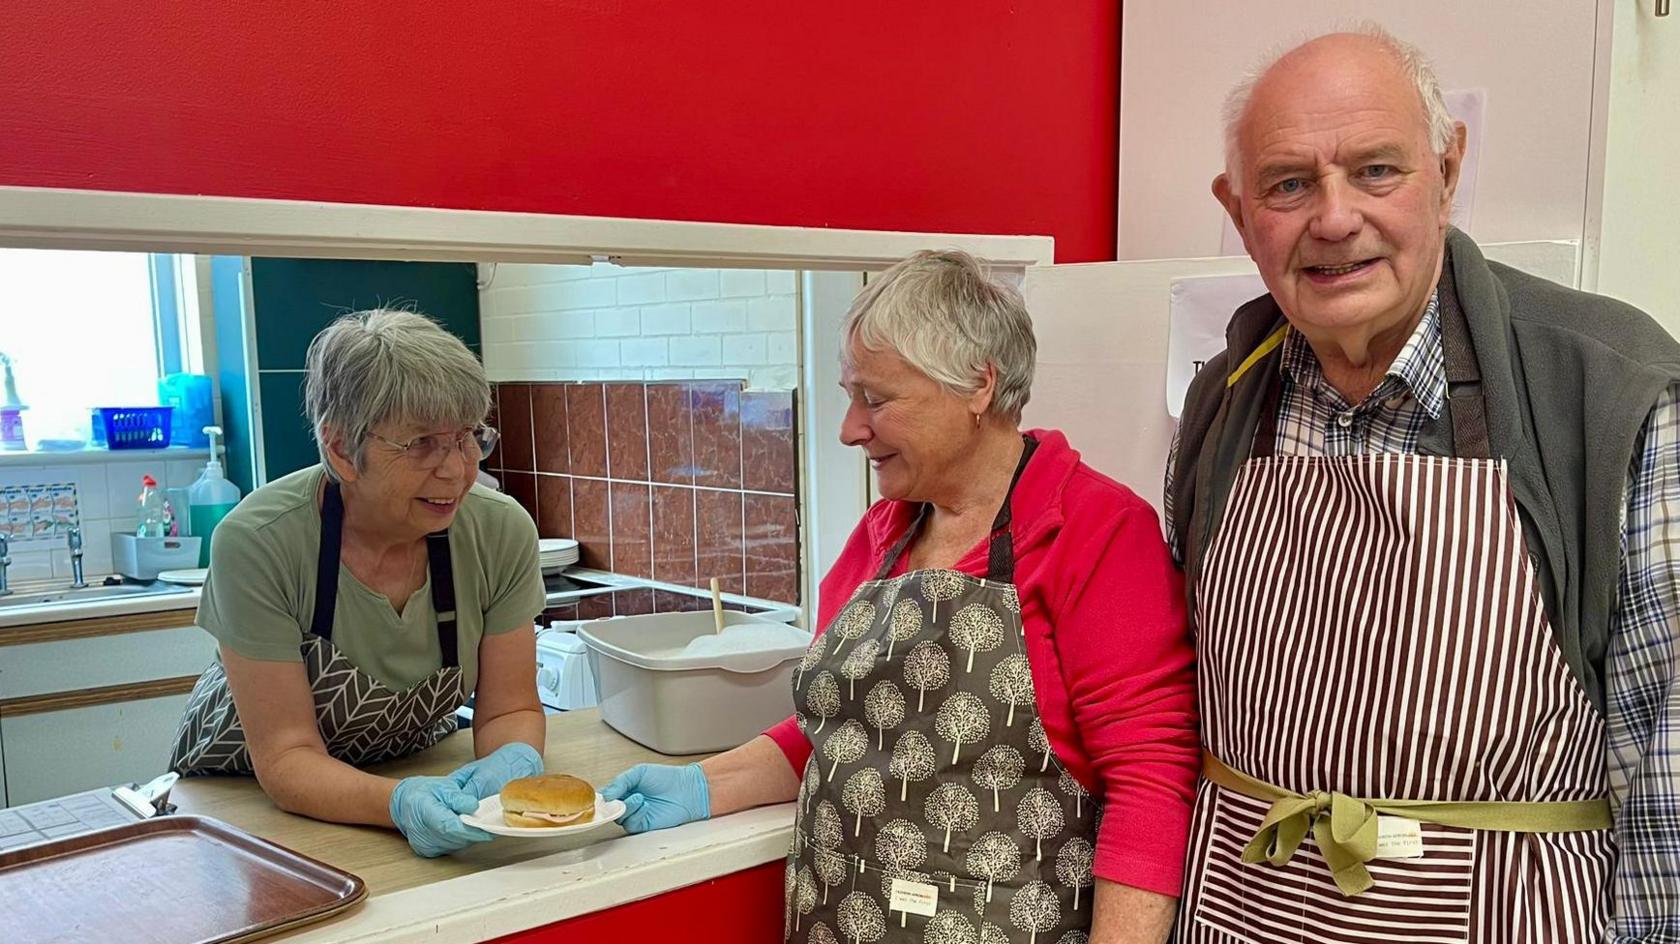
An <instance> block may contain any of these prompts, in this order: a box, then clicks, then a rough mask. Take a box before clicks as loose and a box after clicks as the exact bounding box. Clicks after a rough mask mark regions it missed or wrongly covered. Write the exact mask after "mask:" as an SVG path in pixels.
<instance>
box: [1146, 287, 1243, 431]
mask: <svg viewBox="0 0 1680 944" xmlns="http://www.w3.org/2000/svg"><path fill="white" fill-rule="evenodd" d="M1169 291H1170V292H1171V306H1170V314H1169V319H1170V322H1169V326H1168V330H1167V412H1168V413H1170V414H1172V417H1173V419H1178V417H1179V414H1180V413H1182V412H1183V410H1184V394H1185V391H1187V390H1189V389H1190V380H1191V378H1193V377H1195V376H1196V372H1197V371H1199V370H1201V368H1202V366H1203V365H1204V364H1206V363H1207V362H1208V361H1209V360H1212V359H1213V356H1214V355H1215V354H1218V353H1219V352H1220V351H1223V350H1225V326H1226V325H1227V324H1229V323H1230V321H1231V315H1232V314H1233V313H1234V312H1235V311H1236V310H1237V309H1238V308H1239V307H1241V306H1242V304H1243V303H1244V302H1247V301H1249V300H1251V299H1254V298H1257V297H1259V296H1261V295H1264V294H1266V286H1265V283H1263V282H1261V281H1260V276H1258V275H1218V276H1204V277H1201V278H1193V279H1173V281H1172V288H1171V289H1170V290H1169Z"/></svg>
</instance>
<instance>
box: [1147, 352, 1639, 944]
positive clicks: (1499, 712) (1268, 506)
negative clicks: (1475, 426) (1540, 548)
mask: <svg viewBox="0 0 1680 944" xmlns="http://www.w3.org/2000/svg"><path fill="white" fill-rule="evenodd" d="M1454 353H1457V352H1454ZM1452 361H1453V358H1451V357H1449V362H1452ZM1262 416H1263V417H1265V418H1266V419H1268V420H1270V422H1269V423H1268V422H1264V421H1263V422H1262V423H1261V429H1260V430H1259V432H1258V434H1257V435H1256V439H1255V444H1254V455H1253V458H1251V459H1250V460H1249V461H1248V462H1247V463H1246V464H1245V465H1244V466H1243V468H1242V469H1240V470H1239V472H1238V475H1237V478H1236V481H1235V483H1234V484H1233V486H1232V490H1231V495H1230V500H1229V503H1228V505H1227V511H1226V514H1225V519H1224V522H1223V525H1222V527H1221V528H1220V530H1219V533H1218V534H1217V535H1216V536H1215V538H1214V540H1213V542H1212V543H1211V545H1210V547H1209V551H1208V557H1207V563H1206V569H1205V570H1204V572H1203V573H1204V576H1203V579H1202V586H1201V588H1200V592H1199V593H1198V595H1197V600H1198V606H1197V608H1196V613H1195V614H1194V615H1195V619H1196V627H1197V633H1198V640H1197V642H1198V647H1199V652H1200V663H1199V670H1198V671H1199V681H1200V699H1201V716H1202V726H1203V728H1202V730H1203V743H1204V746H1205V747H1206V749H1207V750H1208V751H1209V752H1210V753H1211V754H1213V755H1214V756H1216V757H1218V758H1219V759H1221V760H1222V761H1224V762H1225V764H1227V765H1229V766H1230V767H1232V768H1235V769H1237V770H1239V771H1242V772H1244V773H1246V774H1248V775H1249V776H1251V777H1253V778H1256V779H1258V780H1261V781H1265V782H1266V783H1269V784H1273V785H1276V786H1278V787H1281V788H1283V789H1285V790H1289V791H1294V792H1296V793H1300V794H1307V793H1310V792H1313V791H1324V792H1339V793H1343V794H1346V795H1347V796H1352V797H1368V798H1385V799H1414V800H1440V801H1516V802H1557V801H1581V800H1596V799H1599V798H1602V797H1603V796H1604V795H1605V793H1606V789H1607V784H1606V775H1605V761H1604V751H1605V733H1604V721H1603V719H1602V717H1601V716H1600V715H1599V713H1598V711H1597V710H1596V709H1595V708H1594V707H1593V705H1592V703H1591V702H1590V701H1589V700H1588V698H1587V696H1586V694H1585V692H1584V690H1583V689H1582V687H1581V685H1580V683H1579V682H1578V681H1577V679H1576V678H1575V677H1574V676H1573V675H1572V674H1571V673H1570V670H1569V668H1568V666H1567V665H1566V664H1565V662H1564V659H1563V656H1562V653H1561V651H1560V650H1559V648H1558V646H1557V643H1556V642H1555V640H1554V638H1553V634H1552V631H1551V627H1550V625H1549V622H1548V619H1547V616H1546V613H1545V610H1544V608H1543V605H1542V598H1541V596H1540V593H1539V589H1538V586H1537V584H1536V578H1535V574H1534V569H1533V566H1532V564H1531V561H1530V559H1529V556H1528V552H1527V549H1526V545H1525V544H1524V540H1523V533H1522V526H1521V522H1520V519H1519V516H1518V512H1517V506H1516V500H1515V498H1514V496H1513V493H1512V491H1511V488H1510V486H1509V483H1508V482H1507V474H1506V466H1505V463H1504V462H1503V461H1502V460H1495V459H1489V458H1487V455H1488V450H1487V447H1486V435H1485V428H1482V429H1480V430H1479V433H1480V435H1475V434H1472V435H1469V436H1468V437H1466V436H1461V435H1460V430H1459V429H1458V427H1459V425H1460V424H1459V423H1458V422H1456V421H1457V420H1458V419H1459V417H1458V416H1457V415H1455V416H1454V419H1455V424H1454V425H1455V436H1454V439H1455V451H1456V452H1457V453H1458V454H1459V457H1457V458H1441V457H1433V456H1423V455H1400V454H1386V455H1362V456H1348V457H1304V456H1293V457H1274V456H1272V455H1271V453H1272V451H1273V447H1274V443H1275V438H1276V436H1275V425H1273V424H1275V416H1276V409H1275V403H1274V404H1268V406H1267V407H1266V408H1265V409H1264V410H1263V412H1262ZM1466 438H1468V439H1469V440H1470V442H1469V443H1466V442H1465V441H1464V440H1465V439H1466ZM1267 809H1268V804H1267V803H1265V802H1263V801H1260V800H1255V799H1251V798H1250V797H1248V796H1245V795H1242V794H1240V793H1237V792H1235V791H1232V790H1227V789H1224V788H1223V787H1220V786H1217V785H1215V784H1212V783H1207V782H1204V783H1203V784H1202V785H1201V788H1200V790H1199V792H1198V795H1197V800H1196V810H1195V819H1194V825H1193V828H1192V833H1191V839H1190V853H1189V861H1188V865H1187V871H1186V878H1185V895H1184V901H1183V908H1182V911H1181V913H1180V918H1179V927H1178V940H1179V941H1181V942H1185V944H1215V942H1237V941H1240V942H1248V944H1282V942H1290V944H1294V942H1378V941H1381V942H1385V944H1386V942H1392V941H1427V942H1465V941H1474V942H1479V944H1506V942H1510V944H1516V942H1524V944H1527V942H1547V944H1551V942H1558V944H1588V942H1593V944H1596V942H1597V941H1599V940H1600V939H1601V938H1602V936H1603V934H1604V929H1605V927H1606V925H1607V922H1608V913H1607V912H1608V904H1609V899H1608V888H1607V886H1608V882H1609V878H1610V870H1611V864H1612V861H1613V859H1614V856H1615V851H1614V845H1613V841H1612V838H1611V835H1610V833H1609V831H1608V830H1590V831H1581V832H1555V833H1547V832H1492V831H1483V830H1474V829H1466V828H1458V827H1449V826H1440V825H1434V824H1431V823H1427V822H1426V823H1422V824H1420V828H1421V832H1422V839H1423V850H1424V851H1423V855H1422V857H1420V858H1379V859H1376V860H1373V861H1372V862H1370V863H1369V864H1368V868H1369V871H1370V875H1371V878H1372V879H1373V880H1374V885H1373V886H1372V887H1371V888H1370V889H1369V890H1367V891H1365V892H1364V893H1363V894H1359V895H1356V896H1345V895H1343V894H1342V893H1341V891H1340V890H1339V889H1338V887H1337V885H1336V883H1335V881H1334V880H1333V878H1332V876H1331V873H1330V871H1329V869H1328V867H1327V866H1326V864H1325V861H1324V858H1323V856H1322V855H1321V853H1320V849H1319V847H1318V845H1317V844H1316V843H1315V841H1314V839H1313V837H1312V835H1311V834H1309V835H1308V836H1307V837H1306V839H1305V841H1304V842H1303V843H1302V845H1301V847H1300V849H1299V851H1298V852H1296V854H1295V855H1294V857H1293V858H1291V859H1289V860H1288V861H1287V862H1285V863H1284V864H1283V865H1281V866H1274V865H1272V864H1270V863H1267V862H1261V863H1258V864H1253V865H1245V864H1244V863H1243V862H1242V861H1241V854H1242V850H1243V847H1244V846H1245V845H1246V844H1247V843H1248V842H1249V840H1250V839H1251V838H1252V837H1254V836H1255V834H1256V831H1257V829H1258V828H1259V827H1260V825H1261V820H1262V818H1263V817H1264V816H1265V815H1266V812H1267Z"/></svg>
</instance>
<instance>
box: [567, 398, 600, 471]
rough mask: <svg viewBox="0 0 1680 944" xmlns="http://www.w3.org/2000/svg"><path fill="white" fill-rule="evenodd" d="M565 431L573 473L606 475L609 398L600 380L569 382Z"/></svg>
mask: <svg viewBox="0 0 1680 944" xmlns="http://www.w3.org/2000/svg"><path fill="white" fill-rule="evenodd" d="M565 390H566V432H567V436H568V437H569V444H570V446H571V454H572V474H573V475H592V476H595V477H597V478H606V477H607V416H606V401H605V399H604V398H603V397H602V394H601V385H600V384H566V385H565Z"/></svg>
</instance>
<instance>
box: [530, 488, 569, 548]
mask: <svg viewBox="0 0 1680 944" xmlns="http://www.w3.org/2000/svg"><path fill="white" fill-rule="evenodd" d="M536 479H537V513H536V515H535V516H534V517H535V518H536V520H537V534H539V535H541V536H542V537H545V538H569V537H571V536H572V479H571V477H570V476H567V475H539V476H537V477H536Z"/></svg>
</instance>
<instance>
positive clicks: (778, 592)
mask: <svg viewBox="0 0 1680 944" xmlns="http://www.w3.org/2000/svg"><path fill="white" fill-rule="evenodd" d="M745 499H746V530H745V533H744V543H745V545H746V568H747V595H748V596H754V597H763V598H765V599H769V600H794V599H798V596H799V519H798V512H797V511H796V506H795V503H794V500H793V498H792V497H791V496H788V495H759V494H753V493H749V494H747V495H746V496H745Z"/></svg>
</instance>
